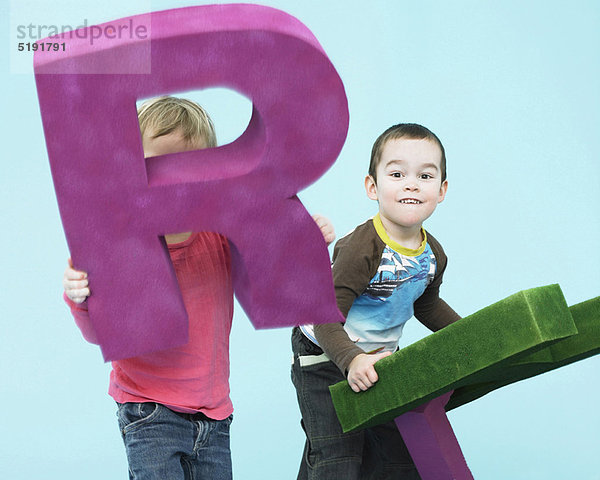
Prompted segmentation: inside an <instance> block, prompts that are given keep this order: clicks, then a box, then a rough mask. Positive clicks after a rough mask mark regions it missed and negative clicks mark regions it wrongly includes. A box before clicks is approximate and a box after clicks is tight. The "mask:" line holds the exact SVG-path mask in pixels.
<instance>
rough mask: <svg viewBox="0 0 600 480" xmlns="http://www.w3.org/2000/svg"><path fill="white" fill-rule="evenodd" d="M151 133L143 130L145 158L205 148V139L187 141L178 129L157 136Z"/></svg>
mask: <svg viewBox="0 0 600 480" xmlns="http://www.w3.org/2000/svg"><path fill="white" fill-rule="evenodd" d="M152 133H153V132H145V133H144V136H143V137H142V146H143V148H144V157H145V158H149V157H158V156H160V155H168V154H169V153H179V152H188V151H190V150H200V149H202V148H206V141H205V140H201V141H199V142H188V141H186V140H185V139H184V138H183V135H182V134H181V131H179V130H175V131H174V132H171V133H169V134H168V135H163V136H161V137H157V138H152Z"/></svg>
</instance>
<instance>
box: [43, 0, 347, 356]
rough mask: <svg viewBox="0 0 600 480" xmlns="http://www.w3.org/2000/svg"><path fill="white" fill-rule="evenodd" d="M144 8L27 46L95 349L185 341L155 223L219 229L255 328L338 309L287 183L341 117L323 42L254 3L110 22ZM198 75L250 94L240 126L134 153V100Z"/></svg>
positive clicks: (334, 146) (304, 180) (198, 82)
mask: <svg viewBox="0 0 600 480" xmlns="http://www.w3.org/2000/svg"><path fill="white" fill-rule="evenodd" d="M150 22H151V31H149V32H146V34H145V35H144V38H135V37H133V38H131V36H130V35H124V36H121V38H116V39H113V38H112V37H107V36H103V37H101V38H98V39H96V38H94V44H93V46H92V45H91V42H90V38H89V36H90V31H89V29H87V35H83V33H85V30H86V29H83V31H81V32H80V31H78V33H82V35H74V36H71V37H68V35H69V34H63V35H62V38H66V39H68V40H66V41H67V51H66V52H63V51H59V52H41V51H38V52H36V55H35V58H34V64H35V73H36V83H37V89H38V96H39V102H40V109H41V114H42V121H43V125H44V132H45V136H46V145H47V149H48V155H49V159H50V166H51V171H52V177H53V181H54V186H55V191H56V196H57V200H58V206H59V210H60V215H61V219H62V222H63V226H64V229H65V235H66V238H67V243H68V245H69V249H70V251H71V256H72V258H73V262H74V265H75V266H76V267H77V268H79V269H81V270H85V271H87V272H88V275H89V279H90V285H91V286H92V290H93V293H92V295H91V296H90V297H89V299H88V308H89V311H90V319H91V321H92V323H93V327H94V329H95V331H96V335H97V338H98V341H99V343H100V346H101V349H102V352H103V355H104V358H105V359H106V360H114V359H119V358H126V357H131V356H136V355H140V354H143V353H147V352H151V351H156V350H162V349H166V348H170V347H174V346H178V345H181V344H183V343H185V342H186V341H187V330H188V323H187V314H186V311H185V307H184V305H183V301H182V299H181V294H180V292H179V288H178V285H177V279H176V277H175V274H174V271H173V267H172V265H171V262H170V258H169V255H168V251H167V249H166V246H165V243H164V239H163V238H162V236H163V235H165V234H167V233H175V232H186V231H213V232H219V233H221V234H223V235H225V236H226V237H227V238H228V239H229V241H230V245H231V251H232V269H233V275H234V279H233V281H234V288H235V292H236V295H237V297H238V300H239V302H240V304H241V305H242V307H243V308H244V310H245V311H246V313H247V315H248V317H249V318H250V320H251V321H252V323H253V325H254V326H255V327H256V328H272V327H281V326H291V325H298V324H302V323H323V322H333V321H343V317H342V316H341V314H340V313H339V311H338V309H337V307H336V302H335V294H334V290H333V284H332V280H331V271H330V265H329V256H328V253H327V249H326V246H325V243H324V241H323V239H322V237H321V234H320V231H319V228H318V227H317V226H316V224H315V223H314V222H313V220H312V219H311V217H310V215H309V214H308V212H307V211H306V210H305V208H304V207H303V205H302V204H301V203H300V201H299V200H298V198H297V197H296V193H297V192H298V191H300V190H301V189H303V188H305V187H306V186H307V185H309V184H310V183H312V182H314V181H315V180H316V179H318V178H319V177H320V176H321V175H322V174H323V173H324V172H325V171H326V170H327V169H328V168H329V167H330V166H331V164H332V163H333V162H334V161H335V159H336V158H337V156H338V154H339V152H340V150H341V148H342V145H343V143H344V140H345V137H346V133H347V128H348V107H347V100H346V96H345V92H344V87H343V85H342V82H341V80H340V78H339V76H338V74H337V72H336V71H335V69H334V67H333V65H332V64H331V62H330V61H329V59H328V58H327V55H326V54H325V52H324V51H323V49H322V47H321V46H320V45H319V43H318V41H317V40H316V38H315V37H314V35H313V34H312V33H311V32H310V31H309V30H308V28H307V27H305V26H304V25H303V24H302V23H300V22H299V21H298V20H296V19H295V18H293V17H291V16H289V15H287V14H285V13H284V12H281V11H279V10H275V9H272V8H268V7H261V6H256V5H209V6H201V7H189V8H182V9H176V10H167V11H162V12H153V13H151V14H148V15H140V16H135V17H129V18H124V19H121V20H117V21H113V22H111V23H110V24H111V26H112V27H113V28H114V29H116V30H115V31H120V30H119V27H121V26H123V25H128V26H129V27H130V28H133V27H132V26H136V25H137V26H138V27H139V25H140V24H144V25H149V24H150ZM101 27H105V26H101ZM111 31H112V30H111ZM81 36H83V37H84V38H80V37H81ZM146 37H147V38H146ZM53 41H56V40H55V39H54V40H53ZM145 59H149V60H151V63H149V65H151V70H147V71H146V73H144V72H141V71H142V70H144V69H145V64H144V62H145ZM148 72H149V73H148ZM208 87H227V88H230V89H232V90H235V91H237V92H239V93H241V94H243V95H245V96H246V97H248V98H250V99H251V100H252V103H253V112H252V118H251V120H250V123H249V125H248V127H247V129H246V131H245V132H244V133H243V134H242V135H241V136H240V137H239V138H238V139H237V140H236V141H235V142H233V143H231V144H229V145H225V146H222V147H218V148H214V149H207V150H197V151H191V152H184V153H178V154H172V155H165V156H162V157H154V158H150V159H148V160H147V161H146V160H144V154H143V150H142V142H141V138H140V130H139V125H138V120H137V114H136V108H135V106H136V101H137V100H138V99H141V98H150V97H155V96H158V95H164V94H168V93H171V92H182V91H188V90H192V89H203V88H208Z"/></svg>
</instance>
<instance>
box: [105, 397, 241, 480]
mask: <svg viewBox="0 0 600 480" xmlns="http://www.w3.org/2000/svg"><path fill="white" fill-rule="evenodd" d="M117 417H118V419H119V427H120V429H121V436H122V437H123V441H124V443H125V450H126V452H127V461H128V463H129V478H130V479H135V480H154V479H156V480H159V479H160V480H179V479H181V480H184V479H185V480H231V478H232V471H231V451H230V449H229V426H230V424H231V417H229V418H226V419H225V420H212V419H210V418H208V417H206V416H205V415H203V414H201V413H197V414H194V415H190V414H184V413H176V412H174V411H172V410H170V409H168V408H167V407H165V406H163V405H160V404H157V403H124V404H119V408H118V411H117Z"/></svg>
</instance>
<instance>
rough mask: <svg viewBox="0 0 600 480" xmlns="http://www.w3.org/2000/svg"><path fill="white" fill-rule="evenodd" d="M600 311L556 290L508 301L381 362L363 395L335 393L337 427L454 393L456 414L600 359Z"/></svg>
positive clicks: (362, 423)
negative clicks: (501, 391)
mask: <svg viewBox="0 0 600 480" xmlns="http://www.w3.org/2000/svg"><path fill="white" fill-rule="evenodd" d="M598 308H599V307H598V299H594V300H590V301H588V302H584V303H583V304H580V305H576V306H574V307H571V308H569V307H568V306H567V304H566V302H565V299H564V297H563V295H562V292H561V290H560V287H559V286H558V285H550V286H546V287H538V288H534V289H530V290H525V291H522V292H519V293H516V294H514V295H511V296H510V297H508V298H506V299H504V300H501V301H499V302H497V303H495V304H493V305H490V306H489V307H486V308H484V309H482V310H480V311H478V312H476V313H474V314H472V315H469V316H468V317H465V318H463V319H462V320H460V321H458V322H456V323H454V324H452V325H450V326H448V327H446V328H444V329H442V330H440V331H438V332H435V333H433V334H431V335H429V336H428V337H425V338H423V339H422V340H420V341H418V342H416V343H414V344H412V345H410V346H408V347H406V348H404V349H402V350H400V351H398V352H396V353H394V354H393V355H391V356H389V357H387V358H384V359H382V360H380V361H379V362H377V364H376V370H377V373H378V375H379V381H378V382H377V383H376V384H375V385H374V386H373V387H371V388H370V389H369V390H367V391H366V392H361V393H358V394H357V393H354V392H353V391H352V390H351V389H350V387H349V386H348V384H347V382H340V383H338V384H336V385H333V386H331V387H330V390H331V395H332V398H333V403H334V406H335V408H336V412H337V414H338V418H339V420H340V423H341V425H342V427H343V429H344V431H351V430H355V429H358V428H364V427H368V426H372V425H376V424H379V423H383V422H386V421H390V420H392V419H394V418H396V417H398V416H399V415H402V414H403V413H405V412H408V411H410V410H412V409H414V408H415V407H417V406H419V405H421V404H423V403H425V402H427V401H429V400H432V399H433V398H436V397H438V396H440V395H442V394H443V393H445V392H448V391H451V390H454V391H455V392H454V394H453V395H452V397H451V398H450V401H449V403H448V406H447V409H451V408H455V407H457V406H459V405H462V404H464V403H467V402H468V401H471V400H474V399H475V398H478V397H480V396H481V395H484V394H485V393H487V392H489V391H492V390H494V389H496V388H499V387H501V386H503V385H506V384H508V383H512V382H514V381H518V380H520V379H523V378H528V377H530V376H532V375H536V374H538V373H542V372H543V371H547V370H550V369H552V368H556V367H557V366H561V365H564V364H566V363H570V362H572V361H575V360H577V359H581V358H585V357H586V356H589V355H593V354H594V353H598V350H599V345H598V339H599V338H600V336H599V335H598V329H599V328H600V327H599V326H598V322H599V321H600V318H599V316H598ZM576 325H577V326H576ZM578 328H581V331H579V330H578Z"/></svg>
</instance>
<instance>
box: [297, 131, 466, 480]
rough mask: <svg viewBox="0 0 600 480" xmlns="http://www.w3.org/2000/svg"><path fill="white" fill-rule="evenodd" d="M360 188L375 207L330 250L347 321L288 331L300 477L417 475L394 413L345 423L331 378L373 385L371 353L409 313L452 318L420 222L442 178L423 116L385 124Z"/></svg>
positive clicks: (375, 354)
mask: <svg viewBox="0 0 600 480" xmlns="http://www.w3.org/2000/svg"><path fill="white" fill-rule="evenodd" d="M365 188H366V192H367V196H368V197H369V198H370V199H372V200H376V201H377V202H378V204H379V213H378V214H377V215H376V216H375V217H374V218H372V219H370V220H368V221H367V222H365V223H363V224H362V225H359V226H358V227H356V229H354V231H352V232H351V233H350V234H348V235H347V236H345V237H344V238H342V239H340V240H339V241H338V242H337V244H336V246H335V250H334V254H333V277H334V284H335V291H336V297H337V302H338V307H339V309H340V310H341V312H342V313H343V314H344V316H346V322H345V324H343V325H342V324H327V325H315V326H314V327H312V326H302V327H299V328H295V329H294V331H293V334H292V346H293V350H294V364H293V366H292V380H293V382H294V385H295V387H296V390H297V394H298V402H299V405H300V411H301V413H302V425H303V428H304V430H305V432H306V436H307V439H306V444H305V449H304V456H303V458H302V462H301V466H300V472H299V474H298V478H299V479H322V480H326V479H334V478H343V479H344V480H346V479H347V480H352V479H363V478H377V479H413V478H419V476H418V473H417V471H416V469H415V467H414V464H413V462H412V459H411V458H410V455H409V454H408V451H407V450H406V447H405V445H404V442H403V441H402V438H401V437H400V434H399V432H398V430H397V428H396V427H395V425H394V424H393V423H389V424H384V425H379V426H377V427H374V428H370V429H367V430H363V431H359V432H353V433H349V434H344V433H342V430H341V427H340V425H339V423H338V421H337V417H336V415H335V410H334V409H333V404H332V402H331V397H330V395H329V390H328V387H329V385H331V384H333V383H336V382H338V381H341V380H343V379H347V380H348V383H349V384H350V387H351V388H352V389H353V390H354V391H355V392H360V391H364V390H367V389H368V388H371V387H372V386H373V385H374V383H375V382H377V380H378V377H377V372H376V370H375V368H374V365H375V363H376V362H377V361H378V360H380V359H381V358H383V357H385V356H388V355H391V354H392V352H394V351H395V350H396V349H397V348H398V340H399V338H400V336H401V335H402V328H403V327H404V324H405V323H406V321H408V319H409V318H411V317H412V316H413V314H414V315H415V316H416V317H417V318H418V319H419V320H420V321H421V322H422V323H423V324H425V325H426V326H427V327H429V328H430V329H432V330H438V329H440V328H442V327H444V326H446V325H448V324H450V323H452V322H454V321H456V320H458V318H459V316H458V315H457V314H456V313H455V312H454V311H453V310H452V309H451V308H450V307H449V306H448V305H447V304H446V303H445V302H444V301H443V300H442V299H441V298H440V297H439V288H440V284H441V283H442V275H443V272H444V269H445V268H446V263H447V258H446V255H445V254H444V251H443V249H442V247H441V245H440V244H439V243H438V242H437V241H436V240H435V238H434V237H433V236H432V235H431V234H429V233H428V232H426V231H425V229H424V228H423V222H424V221H425V220H426V219H427V218H429V216H431V214H432V213H433V212H434V211H435V208H436V207H437V205H438V204H439V203H441V202H442V201H443V200H444V197H445V195H446V191H447V188H448V181H447V180H446V158H445V152H444V147H443V146H442V144H441V142H440V140H439V139H438V138H437V136H435V135H434V134H433V133H432V132H431V131H429V130H428V129H426V128H425V127H423V126H421V125H416V124H399V125H395V126H393V127H390V128H389V129H387V130H386V131H385V132H384V133H383V134H382V135H380V137H379V138H378V139H377V140H376V142H375V144H374V145H373V150H372V153H371V163H370V166H369V175H368V176H367V177H366V179H365Z"/></svg>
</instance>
